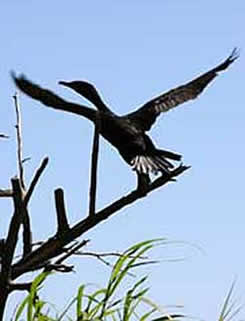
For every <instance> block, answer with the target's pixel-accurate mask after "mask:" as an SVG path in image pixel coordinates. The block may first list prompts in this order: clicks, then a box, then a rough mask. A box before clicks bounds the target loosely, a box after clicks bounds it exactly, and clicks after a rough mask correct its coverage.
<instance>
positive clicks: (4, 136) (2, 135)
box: [0, 134, 9, 139]
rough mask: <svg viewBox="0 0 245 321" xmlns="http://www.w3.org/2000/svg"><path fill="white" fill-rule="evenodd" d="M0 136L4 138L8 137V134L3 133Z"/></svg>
mask: <svg viewBox="0 0 245 321" xmlns="http://www.w3.org/2000/svg"><path fill="white" fill-rule="evenodd" d="M0 138H5V139H7V138H9V136H8V135H5V134H0Z"/></svg>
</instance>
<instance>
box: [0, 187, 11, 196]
mask: <svg viewBox="0 0 245 321" xmlns="http://www.w3.org/2000/svg"><path fill="white" fill-rule="evenodd" d="M12 196H13V191H12V190H11V189H0V197H12Z"/></svg>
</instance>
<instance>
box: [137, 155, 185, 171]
mask: <svg viewBox="0 0 245 321" xmlns="http://www.w3.org/2000/svg"><path fill="white" fill-rule="evenodd" d="M164 156H165V155H164ZM164 156H163V155H161V154H157V155H150V156H149V155H138V156H136V157H134V158H133V159H132V161H131V166H132V169H133V170H135V171H137V172H138V173H143V174H150V173H152V174H157V173H159V172H162V173H166V174H170V169H171V168H174V165H173V164H172V163H170V162H169V161H168V160H167V159H166V158H165V157H164ZM169 158H170V157H169ZM175 160H176V159H175ZM178 160H179V158H178Z"/></svg>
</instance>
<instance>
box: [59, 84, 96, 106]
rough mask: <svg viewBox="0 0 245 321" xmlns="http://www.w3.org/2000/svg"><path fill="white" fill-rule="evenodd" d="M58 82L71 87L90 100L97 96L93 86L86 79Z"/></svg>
mask: <svg viewBox="0 0 245 321" xmlns="http://www.w3.org/2000/svg"><path fill="white" fill-rule="evenodd" d="M59 84H60V85H63V86H65V87H69V88H71V89H73V90H74V91H76V92H77V93H78V94H80V95H82V96H83V97H85V98H86V99H88V100H89V101H91V102H93V101H94V99H95V98H96V97H97V96H98V93H97V90H96V89H95V87H94V86H93V85H91V84H90V83H88V82H86V81H71V82H68V81H59Z"/></svg>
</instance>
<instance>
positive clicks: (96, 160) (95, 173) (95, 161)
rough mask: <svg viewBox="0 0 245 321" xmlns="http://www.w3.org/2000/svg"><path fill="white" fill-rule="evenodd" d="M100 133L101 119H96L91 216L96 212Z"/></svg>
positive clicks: (91, 180) (92, 165)
mask: <svg viewBox="0 0 245 321" xmlns="http://www.w3.org/2000/svg"><path fill="white" fill-rule="evenodd" d="M99 131H100V119H99V116H98V117H97V119H96V123H95V128H94V138H93V150H92V158H91V178H90V182H91V183H90V184H91V185H90V198H89V215H90V216H91V215H94V214H95V211H96V191H97V168H98V153H99Z"/></svg>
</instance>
